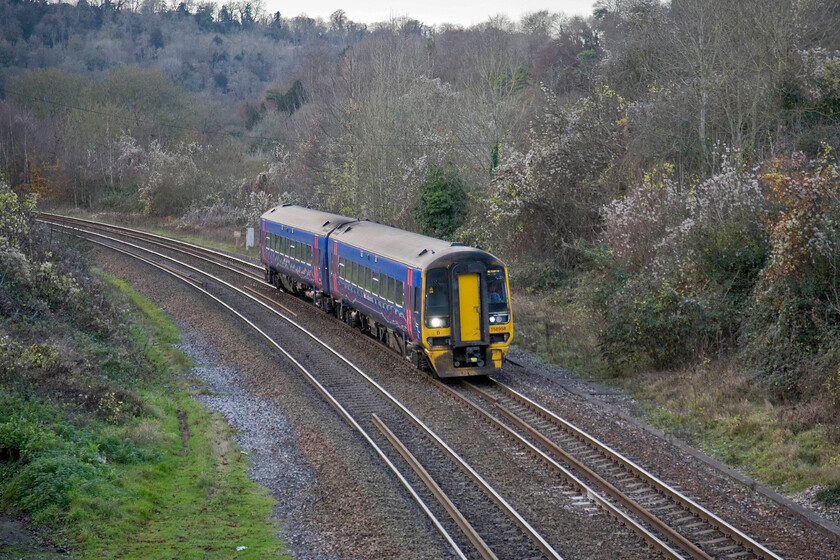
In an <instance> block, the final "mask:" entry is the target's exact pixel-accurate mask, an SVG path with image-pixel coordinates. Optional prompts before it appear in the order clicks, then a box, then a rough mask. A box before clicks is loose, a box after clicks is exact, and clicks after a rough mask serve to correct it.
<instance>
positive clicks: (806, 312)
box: [741, 156, 840, 399]
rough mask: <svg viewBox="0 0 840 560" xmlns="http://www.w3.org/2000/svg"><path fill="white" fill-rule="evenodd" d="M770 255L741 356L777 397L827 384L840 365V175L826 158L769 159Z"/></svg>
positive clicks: (766, 177)
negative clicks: (773, 207)
mask: <svg viewBox="0 0 840 560" xmlns="http://www.w3.org/2000/svg"><path fill="white" fill-rule="evenodd" d="M761 180H762V182H764V183H765V184H766V185H767V187H768V188H769V190H770V198H771V200H772V201H773V203H774V204H775V212H774V213H773V215H772V216H771V218H770V219H769V220H768V222H767V231H768V234H769V236H770V241H771V253H770V258H769V260H768V263H767V266H766V267H765V269H764V270H763V271H762V274H761V277H760V280H759V283H758V286H757V290H756V292H755V297H754V298H753V301H752V305H751V307H750V309H749V313H748V316H747V318H746V322H745V327H744V336H743V351H742V352H741V358H742V360H743V362H744V364H745V365H746V366H747V367H748V368H750V369H751V371H752V373H753V374H754V375H755V376H756V378H757V379H758V380H760V381H761V382H762V383H763V384H764V385H765V386H766V387H768V388H769V389H770V390H771V391H772V392H773V393H774V394H775V395H776V396H777V397H778V398H780V399H787V398H798V397H800V396H803V395H807V394H814V393H815V392H818V391H820V390H823V389H824V388H826V386H827V384H828V383H830V382H831V380H832V379H834V377H835V376H836V373H837V371H838V369H840V296H838V294H840V275H838V272H840V254H839V253H838V249H840V247H839V246H838V245H839V244H840V236H838V230H837V224H838V223H840V179H838V175H837V172H836V170H835V168H834V166H833V165H830V164H829V163H828V158H824V159H823V161H808V160H806V159H805V158H804V157H803V156H794V157H792V158H783V159H777V160H775V161H773V162H771V164H770V166H769V168H768V170H767V172H766V173H765V174H764V175H762V177H761Z"/></svg>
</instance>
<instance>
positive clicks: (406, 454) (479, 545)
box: [373, 414, 499, 560]
mask: <svg viewBox="0 0 840 560" xmlns="http://www.w3.org/2000/svg"><path fill="white" fill-rule="evenodd" d="M373 423H374V424H375V425H376V427H377V428H379V431H380V432H382V435H384V436H385V438H386V439H387V440H388V441H389V442H391V445H393V446H394V448H395V449H396V450H397V452H399V454H400V455H402V458H403V459H405V461H406V463H408V465H409V466H410V467H411V469H412V470H413V471H414V472H415V473H416V474H417V476H418V477H420V480H422V481H423V483H424V484H425V485H426V487H427V488H428V489H429V491H430V492H431V493H432V495H433V496H434V497H435V498H436V499H437V501H438V502H440V504H441V505H442V506H443V508H444V509H445V510H446V511H447V513H449V516H450V517H452V519H454V520H455V523H456V524H457V525H458V527H459V528H460V529H461V532H463V533H464V535H465V536H466V537H467V539H469V541H470V543H472V545H473V547H475V549H476V550H477V551H478V553H479V554H481V557H482V558H484V560H499V559H498V557H497V556H496V554H495V553H494V552H493V551H492V550H490V547H489V546H487V543H486V542H484V539H482V538H481V535H479V534H478V532H476V530H475V529H473V526H472V525H470V522H469V521H467V519H466V517H464V514H462V513H461V512H460V510H458V507H457V506H456V505H455V504H453V503H452V500H450V499H449V496H447V495H446V493H445V492H444V491H443V490H441V488H440V486H438V484H437V482H435V480H434V478H432V476H431V475H430V474H429V473H428V472H427V471H426V469H425V468H423V465H421V464H420V461H418V460H417V458H416V457H415V456H414V455H413V454H412V453H411V451H409V450H408V448H407V447H406V446H405V445H404V444H403V442H401V441H400V439H399V438H398V437H397V436H396V435H395V434H394V432H392V431H391V430H390V429H389V428H388V426H387V425H385V422H383V421H382V419H380V418H379V416H377V415H376V414H374V415H373Z"/></svg>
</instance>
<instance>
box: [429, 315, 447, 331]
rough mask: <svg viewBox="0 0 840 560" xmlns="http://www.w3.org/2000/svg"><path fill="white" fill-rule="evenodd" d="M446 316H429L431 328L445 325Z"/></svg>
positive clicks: (440, 327) (439, 327)
mask: <svg viewBox="0 0 840 560" xmlns="http://www.w3.org/2000/svg"><path fill="white" fill-rule="evenodd" d="M446 323H447V321H446V317H431V318H429V326H430V327H432V328H433V329H442V328H443V327H445V326H446Z"/></svg>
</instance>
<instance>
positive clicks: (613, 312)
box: [600, 152, 769, 368]
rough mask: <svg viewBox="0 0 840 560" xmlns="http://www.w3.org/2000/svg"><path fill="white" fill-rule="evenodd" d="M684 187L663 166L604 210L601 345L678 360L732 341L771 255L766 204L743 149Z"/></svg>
mask: <svg viewBox="0 0 840 560" xmlns="http://www.w3.org/2000/svg"><path fill="white" fill-rule="evenodd" d="M720 161H721V163H720V169H719V170H718V171H717V172H716V173H715V174H714V175H712V176H710V177H709V178H708V179H706V180H704V181H701V182H699V183H698V184H696V185H694V186H693V187H692V188H690V189H681V188H679V186H678V185H677V184H676V183H675V182H674V181H673V180H672V179H671V177H670V168H669V167H668V166H664V167H663V169H662V170H661V171H659V172H656V173H651V174H649V175H648V176H647V177H646V178H645V180H644V182H643V183H642V184H640V185H638V186H637V187H636V188H635V189H633V190H632V191H631V192H630V193H629V194H628V195H627V196H626V197H625V198H624V199H622V200H617V201H614V202H613V203H611V204H610V205H608V206H607V207H605V208H604V209H603V215H604V221H605V227H604V235H603V241H604V242H605V244H606V247H607V251H606V252H605V256H607V257H608V258H607V259H606V260H603V263H602V264H603V265H604V267H605V270H608V271H609V274H607V275H605V277H607V278H608V277H609V276H610V275H612V276H613V277H614V278H620V279H621V280H620V281H618V282H616V281H610V280H608V281H607V282H605V287H607V288H608V289H606V290H602V291H604V292H605V293H604V294H603V295H602V297H601V300H600V302H601V304H600V306H601V310H602V312H603V313H604V315H605V318H606V320H607V323H608V326H607V327H606V328H605V329H604V331H603V332H602V333H601V343H602V349H603V351H604V352H605V355H606V356H607V357H608V358H609V359H610V360H611V361H613V362H621V363H624V364H625V365H628V366H632V367H642V365H652V366H654V367H660V368H665V367H672V366H677V365H682V364H685V363H687V362H690V361H691V360H692V359H694V358H697V357H699V356H704V355H706V354H708V353H710V352H712V353H721V352H724V351H729V350H731V349H732V348H734V347H735V346H736V344H737V341H738V335H739V332H740V328H741V325H742V321H743V317H744V313H745V310H746V309H747V308H748V306H749V303H750V301H751V297H752V293H753V289H754V287H755V284H756V282H757V279H758V278H759V276H760V273H761V270H762V269H763V267H764V265H765V263H766V262H767V258H768V254H769V245H768V241H767V234H766V232H765V231H764V230H763V229H762V227H761V223H762V220H763V219H764V217H765V216H766V215H767V211H768V203H767V201H766V199H765V197H764V195H763V192H762V188H761V184H760V183H759V180H758V177H757V175H756V173H755V170H750V169H747V168H746V167H745V166H744V165H743V163H742V160H741V158H740V156H739V155H738V154H732V153H727V152H724V153H723V154H721V155H720Z"/></svg>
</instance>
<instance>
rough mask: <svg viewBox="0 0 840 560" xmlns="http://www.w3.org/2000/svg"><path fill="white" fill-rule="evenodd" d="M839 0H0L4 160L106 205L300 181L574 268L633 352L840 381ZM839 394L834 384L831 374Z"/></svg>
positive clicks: (265, 194)
mask: <svg viewBox="0 0 840 560" xmlns="http://www.w3.org/2000/svg"><path fill="white" fill-rule="evenodd" d="M838 24H840V3H838V2H837V1H836V0H831V1H825V0H774V1H772V2H767V1H766V0H740V1H738V2H732V1H731V0H672V1H671V2H660V1H657V0H602V1H600V2H598V3H597V4H596V6H595V9H594V11H593V14H592V15H591V16H589V17H586V18H569V17H566V16H564V15H562V14H555V13H550V12H538V13H533V14H530V15H528V16H526V17H524V18H523V19H522V20H521V21H518V22H513V21H509V20H507V19H505V18H504V17H497V18H492V19H490V20H488V21H487V22H485V23H483V24H481V25H477V26H474V27H470V28H462V27H458V26H454V25H443V26H435V27H432V26H427V25H424V24H423V22H419V21H415V20H411V19H406V18H402V19H395V20H392V21H387V22H381V23H357V22H353V21H349V20H348V18H347V17H346V15H345V14H344V12H342V11H337V12H335V13H334V14H332V16H331V17H330V18H329V21H322V20H319V19H312V18H309V17H307V16H305V15H299V16H294V17H289V16H286V15H284V14H280V13H273V14H272V13H267V12H266V11H265V9H264V8H263V6H262V5H261V4H260V3H259V1H255V2H246V1H244V0H242V1H239V2H231V3H226V4H222V5H218V4H213V3H193V2H181V3H179V4H177V5H176V4H171V5H169V4H166V3H165V2H161V1H157V0H145V1H143V2H137V1H136V0H133V1H132V2H128V3H123V2H122V1H121V0H120V1H119V2H117V3H114V2H112V1H111V0H104V1H103V2H102V3H101V4H91V3H88V2H87V1H86V0H79V1H78V3H77V4H76V5H71V4H65V3H49V2H44V1H30V0H2V2H0V87H2V89H0V170H2V172H3V174H4V178H5V181H6V182H8V183H9V184H10V185H11V187H12V188H13V189H14V190H15V191H17V192H20V193H28V192H32V193H37V194H38V196H39V197H40V199H41V201H42V202H45V203H49V204H54V205H64V206H73V207H78V208H84V209H90V210H94V211H118V212H130V213H138V214H145V215H148V216H156V217H162V216H170V217H173V218H175V219H177V223H178V224H179V225H180V226H181V227H195V226H196V225H198V224H204V225H245V224H249V223H253V221H254V220H255V217H256V216H258V215H259V213H261V212H262V211H263V210H264V209H266V208H267V207H268V206H270V205H271V204H275V203H277V202H278V201H290V202H296V203H300V204H305V205H309V206H312V207H315V208H318V209H322V210H327V211H336V212H341V213H345V214H351V215H356V216H360V217H363V218H369V219H373V220H378V221H381V222H387V223H391V224H394V225H397V226H400V227H404V228H408V229H413V230H418V231H424V232H427V233H430V234H433V235H436V236H441V237H445V238H452V239H455V238H457V239H459V240H461V241H466V242H469V243H472V244H477V245H480V246H482V247H485V248H488V249H490V250H492V251H493V252H495V253H497V254H498V255H499V256H500V257H502V258H504V259H506V260H507V261H508V262H509V263H510V264H511V270H512V273H513V275H514V280H515V282H516V283H517V285H519V286H520V287H529V288H532V289H552V288H556V287H557V286H558V285H561V284H565V285H567V286H568V285H574V286H576V287H578V288H580V289H579V290H577V291H576V292H575V293H577V294H586V303H587V305H588V306H589V309H590V311H591V312H592V313H594V314H597V315H598V316H599V317H600V319H601V320H602V322H601V325H602V327H603V328H602V329H601V332H600V336H599V342H600V345H599V349H600V352H602V354H603V356H604V357H605V358H606V359H607V360H609V361H610V363H611V364H613V366H618V367H620V368H621V369H623V370H625V371H634V370H638V369H640V368H646V367H650V366H653V367H656V368H671V367H678V366H681V365H685V364H687V363H691V362H694V361H697V360H703V359H706V358H709V357H719V356H727V357H731V358H733V359H736V360H737V361H738V362H739V364H741V367H742V368H744V369H745V370H747V371H749V372H750V373H751V375H753V376H754V377H755V379H756V380H758V381H759V382H760V384H761V385H762V386H763V387H765V389H766V390H767V391H768V394H769V395H771V396H772V397H773V398H777V399H780V400H790V399H801V398H807V397H810V396H813V395H815V394H818V393H820V394H824V395H825V394H829V395H834V396H836V397H840V291H839V290H838V289H840V276H838V266H840V248H839V247H838V243H839V242H840V236H839V235H838V222H839V221H840V178H838V172H837V168H836V162H837V151H836V150H837V148H838V147H840V127H838V125H840V25H838ZM832 398H834V397H832Z"/></svg>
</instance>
